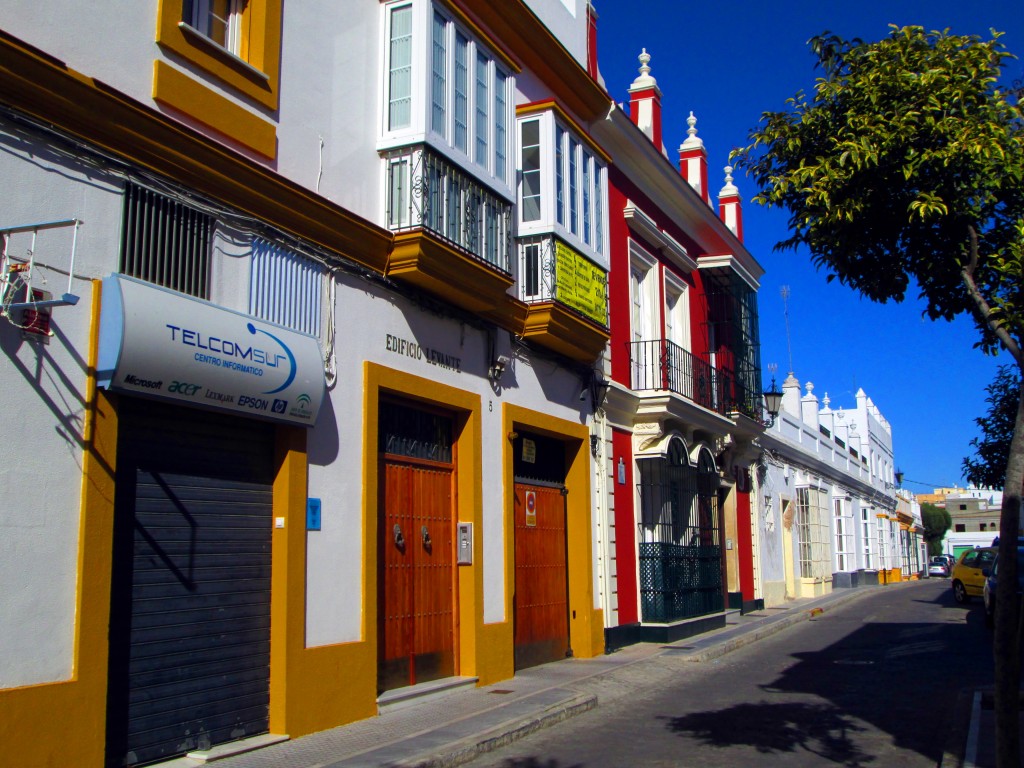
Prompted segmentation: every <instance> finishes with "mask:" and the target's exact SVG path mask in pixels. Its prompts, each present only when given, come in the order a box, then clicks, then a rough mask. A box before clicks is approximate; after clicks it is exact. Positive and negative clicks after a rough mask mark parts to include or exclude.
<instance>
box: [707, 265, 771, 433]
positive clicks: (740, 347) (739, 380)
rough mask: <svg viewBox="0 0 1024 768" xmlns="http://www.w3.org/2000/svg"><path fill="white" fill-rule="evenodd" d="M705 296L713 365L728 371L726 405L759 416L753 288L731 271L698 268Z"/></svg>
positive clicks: (758, 366) (759, 383) (759, 357)
mask: <svg viewBox="0 0 1024 768" xmlns="http://www.w3.org/2000/svg"><path fill="white" fill-rule="evenodd" d="M702 274H706V275H707V276H706V278H705V286H706V289H707V296H708V325H709V328H708V336H709V338H711V339H713V340H714V350H713V351H714V353H715V358H714V359H715V362H716V367H717V368H718V369H720V370H725V371H728V372H729V373H730V375H731V380H730V382H729V392H728V399H729V406H730V408H735V409H736V410H738V411H739V412H741V413H745V414H747V415H748V416H751V417H760V415H761V344H760V341H759V336H758V319H757V291H755V290H754V289H753V288H751V287H750V286H749V285H748V284H747V283H746V281H744V280H743V278H741V277H740V276H739V275H737V274H736V273H735V272H733V271H731V270H729V271H718V270H708V271H704V270H702Z"/></svg>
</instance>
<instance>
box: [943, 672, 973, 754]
mask: <svg viewBox="0 0 1024 768" xmlns="http://www.w3.org/2000/svg"><path fill="white" fill-rule="evenodd" d="M976 690H977V689H975V688H964V689H961V691H960V692H959V693H958V694H957V697H956V704H955V705H954V707H953V722H952V723H950V728H949V732H948V733H947V734H946V744H945V747H944V748H943V750H942V760H941V761H940V762H939V767H938V768H961V766H963V764H964V755H965V752H966V747H967V732H968V730H969V729H970V724H971V716H972V709H973V704H974V695H975V692H976Z"/></svg>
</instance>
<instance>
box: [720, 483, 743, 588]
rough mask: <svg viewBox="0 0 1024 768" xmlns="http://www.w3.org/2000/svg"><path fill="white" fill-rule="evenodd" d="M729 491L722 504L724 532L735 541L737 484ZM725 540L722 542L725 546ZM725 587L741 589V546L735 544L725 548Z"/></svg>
mask: <svg viewBox="0 0 1024 768" xmlns="http://www.w3.org/2000/svg"><path fill="white" fill-rule="evenodd" d="M728 488H729V492H728V494H727V495H726V497H725V503H724V504H723V505H722V518H723V523H724V525H723V532H724V534H725V538H726V539H731V540H732V541H733V542H735V541H736V540H737V539H738V538H739V534H738V530H739V527H738V526H739V521H738V519H737V515H736V486H735V485H730V486H728ZM724 545H725V542H722V546H723V547H724ZM725 589H726V592H739V591H740V559H739V547H737V546H733V547H732V548H731V549H729V548H726V549H725ZM726 602H728V597H726Z"/></svg>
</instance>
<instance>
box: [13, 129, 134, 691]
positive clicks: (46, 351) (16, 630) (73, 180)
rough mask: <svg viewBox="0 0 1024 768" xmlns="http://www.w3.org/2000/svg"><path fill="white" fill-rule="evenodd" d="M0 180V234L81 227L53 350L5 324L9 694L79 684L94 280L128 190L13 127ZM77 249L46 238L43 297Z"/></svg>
mask: <svg viewBox="0 0 1024 768" xmlns="http://www.w3.org/2000/svg"><path fill="white" fill-rule="evenodd" d="M0 178H2V179H3V180H4V183H3V185H2V187H0V190H2V191H0V227H4V228H7V227H14V226H21V225H26V224H33V223H41V222H46V221H55V220H61V219H68V218H80V219H83V220H84V222H85V223H84V224H82V226H81V227H80V229H79V232H78V243H77V249H76V261H75V267H74V271H75V275H76V278H75V279H74V280H73V281H72V284H71V290H72V292H73V293H75V294H76V295H78V296H80V297H81V299H80V301H79V302H78V304H77V306H66V307H57V308H55V309H54V310H53V314H52V321H51V327H52V330H53V332H54V335H53V337H52V338H51V339H50V343H49V344H42V343H40V342H38V341H28V340H25V339H23V338H22V333H21V331H20V330H19V329H17V328H15V327H14V326H13V325H12V324H11V323H9V322H8V321H7V320H3V319H0V387H2V389H3V392H4V414H3V419H2V424H3V428H2V429H0V585H2V586H3V588H2V589H0V687H13V686H19V685H31V684H37V683H45V682H53V681H57V680H66V679H68V678H69V677H70V676H71V674H72V663H73V656H72V654H73V650H74V634H75V606H76V597H77V588H78V543H79V523H80V500H81V485H82V447H83V434H82V430H83V426H84V420H85V396H86V391H85V382H86V367H87V364H88V360H87V358H88V352H87V350H88V340H89V323H90V314H91V312H92V284H91V282H89V279H92V278H99V277H102V276H103V275H105V274H108V273H110V272H111V271H113V270H114V269H116V258H117V237H118V232H119V227H120V190H119V182H118V180H117V179H115V178H112V177H111V176H109V175H107V174H105V173H102V172H97V171H96V170H95V169H90V168H87V167H85V166H82V165H80V164H77V163H75V162H74V161H71V160H68V159H66V158H64V157H59V156H57V155H55V154H54V153H52V152H51V151H50V150H49V149H48V148H47V147H46V146H45V145H43V144H41V143H40V142H39V141H38V137H36V136H32V135H30V134H26V133H24V132H22V131H20V130H19V129H17V128H16V127H14V126H12V125H10V124H9V123H7V122H6V121H4V122H2V123H0ZM71 239H72V229H71V228H65V229H55V230H47V231H44V232H42V233H40V235H39V236H38V239H37V241H36V245H35V260H36V271H35V278H34V280H33V285H34V286H35V287H43V288H44V289H45V290H48V291H51V292H52V293H53V294H54V295H55V296H60V295H61V294H63V293H64V292H66V291H67V290H68V278H67V275H66V272H67V270H68V269H69V267H70V255H71ZM29 247H30V239H29V237H28V236H21V237H15V238H14V239H13V240H12V241H11V243H10V246H9V249H8V252H9V253H10V254H11V255H15V256H25V255H27V251H28V249H29ZM47 267H53V268H54V269H48V268H47ZM57 270H60V271H57ZM12 314H13V316H14V319H16V320H20V319H21V312H20V311H17V310H15V311H14V312H13V313H12Z"/></svg>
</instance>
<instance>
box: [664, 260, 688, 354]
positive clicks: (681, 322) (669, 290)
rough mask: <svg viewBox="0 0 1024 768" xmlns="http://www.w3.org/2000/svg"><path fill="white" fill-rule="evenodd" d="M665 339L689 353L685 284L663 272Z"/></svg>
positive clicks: (666, 271)
mask: <svg viewBox="0 0 1024 768" xmlns="http://www.w3.org/2000/svg"><path fill="white" fill-rule="evenodd" d="M664 290H665V338H666V339H668V340H669V341H670V342H672V343H673V344H675V345H676V346H678V347H680V348H681V349H685V350H687V351H689V349H690V302H689V294H688V292H687V286H686V283H684V282H683V281H682V280H680V279H679V278H678V277H676V276H675V275H674V274H672V273H671V272H669V271H668V270H667V269H666V270H665V288H664Z"/></svg>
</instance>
